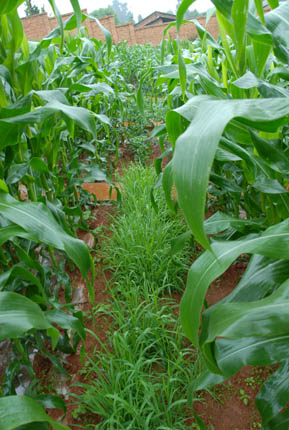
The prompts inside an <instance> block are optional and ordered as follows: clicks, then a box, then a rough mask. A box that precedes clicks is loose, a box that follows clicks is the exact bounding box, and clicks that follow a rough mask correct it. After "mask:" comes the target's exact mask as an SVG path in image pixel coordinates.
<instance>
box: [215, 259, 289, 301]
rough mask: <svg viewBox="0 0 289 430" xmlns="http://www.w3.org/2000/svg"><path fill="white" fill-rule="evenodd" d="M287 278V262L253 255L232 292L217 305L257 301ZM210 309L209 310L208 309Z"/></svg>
mask: <svg viewBox="0 0 289 430" xmlns="http://www.w3.org/2000/svg"><path fill="white" fill-rule="evenodd" d="M288 278H289V264H288V261H287V260H283V259H278V260H276V259H272V258H268V257H264V256H263V255H258V254H254V255H253V256H252V257H251V259H250V262H249V264H248V267H247V269H246V271H245V273H244V274H243V276H242V279H241V280H240V282H239V283H238V285H237V286H236V287H235V288H234V290H233V291H232V292H231V294H229V295H228V296H226V297H225V298H224V299H223V300H221V301H220V302H218V303H227V302H246V301H254V300H259V299H262V298H263V297H265V296H266V295H267V294H269V293H270V292H272V291H274V290H275V289H276V288H278V287H279V286H280V285H281V284H282V283H283V282H284V281H285V280H286V279H288ZM210 309H211V308H210Z"/></svg>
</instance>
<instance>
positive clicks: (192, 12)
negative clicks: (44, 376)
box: [185, 9, 202, 19]
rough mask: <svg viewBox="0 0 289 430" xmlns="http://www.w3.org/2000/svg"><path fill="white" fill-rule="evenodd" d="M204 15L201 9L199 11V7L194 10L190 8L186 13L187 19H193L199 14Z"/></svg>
mask: <svg viewBox="0 0 289 430" xmlns="http://www.w3.org/2000/svg"><path fill="white" fill-rule="evenodd" d="M200 15H202V14H201V13H200V12H199V11H197V9H194V10H188V11H187V12H186V13H185V19H193V18H197V17H198V16H200Z"/></svg>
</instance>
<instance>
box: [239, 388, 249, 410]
mask: <svg viewBox="0 0 289 430" xmlns="http://www.w3.org/2000/svg"><path fill="white" fill-rule="evenodd" d="M239 395H240V399H241V400H242V402H243V403H244V405H246V406H247V405H248V403H249V400H250V396H249V395H248V394H247V393H246V391H245V390H243V388H240V390H239Z"/></svg>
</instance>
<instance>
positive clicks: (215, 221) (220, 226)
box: [205, 212, 262, 234]
mask: <svg viewBox="0 0 289 430" xmlns="http://www.w3.org/2000/svg"><path fill="white" fill-rule="evenodd" d="M228 228H234V229H236V230H237V231H240V232H241V233H246V232H248V230H249V228H251V229H252V230H255V231H260V230H261V229H262V222H260V221H254V220H247V219H238V218H234V217H232V216H230V215H227V214H225V213H222V212H216V213H215V214H214V215H212V216H211V217H210V218H208V219H207V220H206V221H205V230H206V233H207V234H217V233H220V232H221V231H224V230H227V229H228Z"/></svg>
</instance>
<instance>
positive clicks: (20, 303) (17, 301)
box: [0, 292, 50, 429]
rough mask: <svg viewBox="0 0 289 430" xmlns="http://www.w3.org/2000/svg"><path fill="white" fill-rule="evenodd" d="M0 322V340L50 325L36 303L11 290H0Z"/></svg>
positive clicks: (46, 327) (44, 328) (43, 328)
mask: <svg viewBox="0 0 289 430" xmlns="http://www.w3.org/2000/svg"><path fill="white" fill-rule="evenodd" d="M0 322H1V323H0V340H3V339H11V338H12V339H13V338H16V337H20V336H22V335H23V334H24V333H26V332H27V331H29V330H31V329H32V328H36V329H39V330H46V329H48V328H49V327H50V324H49V322H48V321H47V319H46V318H45V315H44V313H43V312H42V310H41V309H40V307H39V306H38V305H37V304H36V303H34V302H32V301H31V300H29V299H27V298H26V297H25V296H22V295H21V294H17V293H13V292H0ZM0 402H1V399H0ZM0 415H1V412H0ZM0 429H1V421H0Z"/></svg>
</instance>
